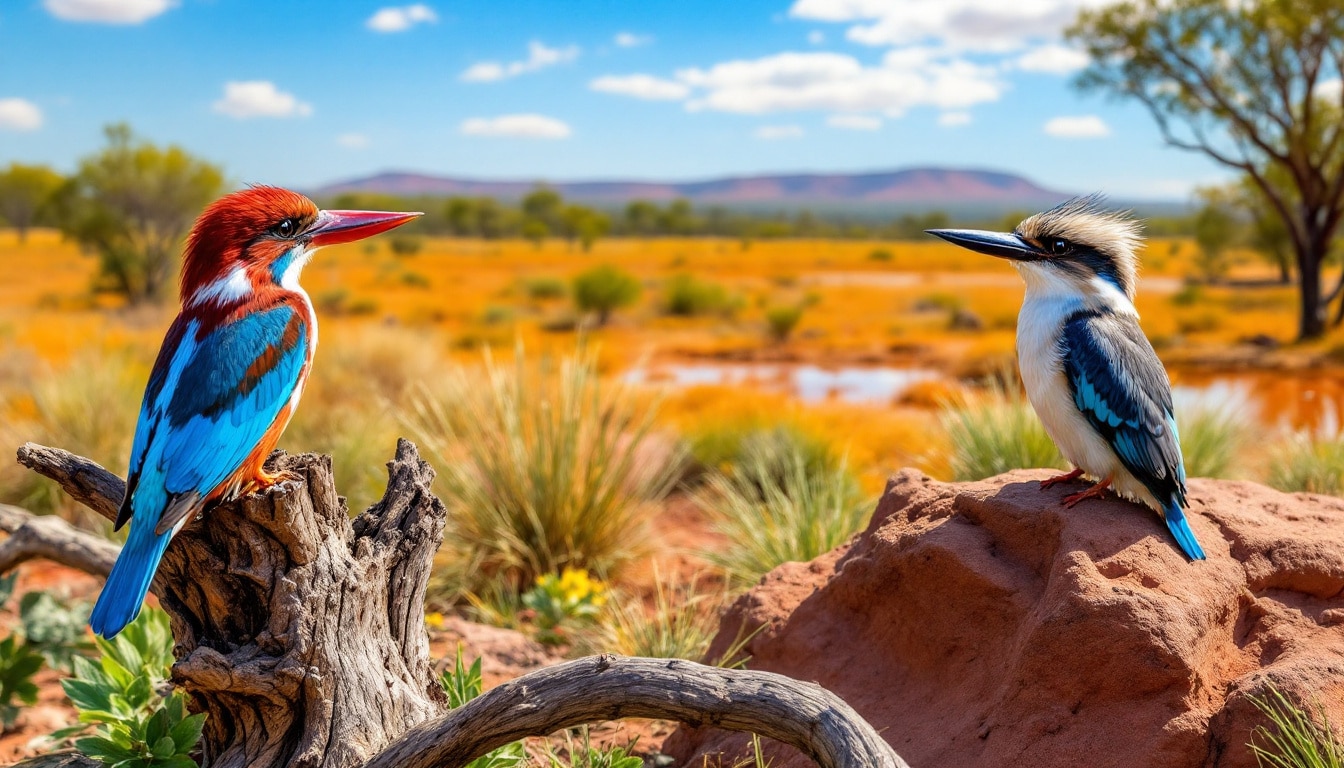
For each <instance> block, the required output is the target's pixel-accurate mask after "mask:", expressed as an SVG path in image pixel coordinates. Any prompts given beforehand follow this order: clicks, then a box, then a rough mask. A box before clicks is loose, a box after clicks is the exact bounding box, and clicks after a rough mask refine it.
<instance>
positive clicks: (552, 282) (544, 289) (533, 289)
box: [523, 277, 567, 301]
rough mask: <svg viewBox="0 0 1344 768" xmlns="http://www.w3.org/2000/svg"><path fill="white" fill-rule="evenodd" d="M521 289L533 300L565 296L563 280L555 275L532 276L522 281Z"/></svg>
mask: <svg viewBox="0 0 1344 768" xmlns="http://www.w3.org/2000/svg"><path fill="white" fill-rule="evenodd" d="M523 290H524V291H526V293H527V298H529V299H531V300H533V301H545V300H547V299H563V298H564V297H565V293H566V290H567V289H566V288H565V282H564V281H563V280H561V279H559V278H557V277H534V278H532V279H530V280H526V281H524V282H523Z"/></svg>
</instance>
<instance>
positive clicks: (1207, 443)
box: [1176, 406, 1254, 478]
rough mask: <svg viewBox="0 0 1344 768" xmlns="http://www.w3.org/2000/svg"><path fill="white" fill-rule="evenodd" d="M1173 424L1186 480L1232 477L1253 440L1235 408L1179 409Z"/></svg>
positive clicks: (1249, 428) (1247, 426) (1251, 434)
mask: <svg viewBox="0 0 1344 768" xmlns="http://www.w3.org/2000/svg"><path fill="white" fill-rule="evenodd" d="M1176 422H1177V427H1178V430H1179V432H1180V436H1181V456H1182V458H1183V459H1184V461H1185V474H1186V476H1188V477H1217V478H1229V477H1231V476H1232V475H1233V474H1234V473H1235V472H1236V470H1237V462H1238V461H1239V459H1240V457H1241V455H1242V453H1243V452H1244V451H1245V449H1246V448H1247V446H1249V445H1250V443H1251V441H1252V440H1253V439H1254V434H1253V431H1252V429H1251V427H1250V426H1249V425H1248V424H1247V423H1246V421H1245V420H1244V419H1242V418H1241V417H1240V416H1239V415H1238V413H1237V408H1236V407H1234V406H1223V407H1207V406H1206V407H1194V408H1181V409H1179V411H1178V412H1177V414H1176Z"/></svg>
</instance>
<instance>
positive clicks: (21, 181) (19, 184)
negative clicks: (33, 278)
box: [0, 163, 64, 242]
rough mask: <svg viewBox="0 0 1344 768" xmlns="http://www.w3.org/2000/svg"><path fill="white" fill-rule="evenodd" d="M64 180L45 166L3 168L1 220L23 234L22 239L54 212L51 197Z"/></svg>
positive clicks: (0, 184)
mask: <svg viewBox="0 0 1344 768" xmlns="http://www.w3.org/2000/svg"><path fill="white" fill-rule="evenodd" d="M63 181H64V179H62V178H61V175H60V174H59V173H57V172H55V171H53V170H52V169H50V168H48V167H47V166H45V165H22V164H20V163H10V164H9V167H8V168H6V169H5V170H3V171H0V221H3V222H4V223H6V224H8V225H9V226H11V227H13V228H14V229H15V230H16V231H17V232H18V233H19V242H23V241H24V240H25V239H27V236H28V230H29V229H30V228H31V227H33V226H34V225H35V224H37V223H38V222H39V221H40V220H41V219H42V218H43V216H44V215H49V214H50V211H51V199H52V196H53V195H54V194H55V193H56V190H58V189H60V187H61V184H62V183H63Z"/></svg>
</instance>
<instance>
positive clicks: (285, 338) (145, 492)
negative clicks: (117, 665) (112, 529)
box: [89, 186, 420, 638]
mask: <svg viewBox="0 0 1344 768" xmlns="http://www.w3.org/2000/svg"><path fill="white" fill-rule="evenodd" d="M419 215H420V214H419V213H384V212H378V211H319V210H318V209H317V206H316V205H313V202H312V201H311V200H309V199H308V198H306V197H304V196H303V195H300V194H298V193H296V192H290V191H289V190H285V189H278V188H276V187H264V186H258V187H251V188H249V189H245V190H242V191H240V192H235V193H233V194H231V195H227V196H225V197H223V198H221V199H219V200H217V201H216V202H215V203H213V204H212V205H210V207H208V208H206V209H205V212H204V213H202V214H201V217H200V218H199V219H197V220H196V224H195V226H194V227H193V228H192V231H191V235H190V237H189V238H188V240H187V248H186V254H185V256H184V259H183V265H182V287H181V300H182V311H181V312H180V313H179V314H178V316H177V319H176V320H174V321H173V324H172V325H171V326H170V327H169V328H168V335H167V336H165V337H164V340H163V347H162V348H161V349H160V350H159V356H158V359H157V360H155V361H154V369H153V370H152V371H151V373H150V375H149V384H148V385H147V386H146V387H145V398H144V402H143V403H142V404H141V406H140V419H139V421H138V422H137V423H136V426H135V440H134V442H133V443H132V445H131V466H130V471H129V473H128V475H127V478H126V496H125V498H124V499H123V500H122V502H121V511H120V512H119V513H118V515H117V522H116V528H117V529H118V530H120V529H121V526H123V525H125V524H126V523H127V522H130V523H131V532H130V535H129V536H128V538H127V539H126V546H125V547H123V548H122V550H121V554H119V555H118V556H117V562H116V564H115V565H113V566H112V573H111V574H109V575H108V577H107V583H106V584H105V585H104V586H103V591H102V594H100V595H99V596H98V603H97V604H96V605H95V606H94V607H93V614H92V616H90V617H89V625H90V626H91V627H92V628H93V631H94V632H96V633H98V634H99V635H102V636H103V637H107V638H110V637H113V636H115V635H116V634H117V633H118V632H120V631H121V630H122V628H123V627H125V626H126V625H127V624H129V623H130V622H131V621H132V620H134V619H135V617H136V616H137V615H138V614H139V613H140V604H141V603H142V602H143V601H144V599H145V594H146V593H147V592H148V591H149V585H150V582H151V581H153V579H154V572H155V571H156V570H157V569H158V567H159V560H160V559H161V558H162V557H163V552H164V550H165V549H166V548H167V547H168V542H169V540H171V539H172V537H173V536H174V535H176V534H177V532H178V531H180V530H181V529H182V526H184V525H185V524H186V523H187V521H188V520H191V519H192V518H193V517H195V515H196V513H198V512H200V511H201V510H202V509H204V508H205V507H206V505H208V504H210V503H211V502H214V501H216V500H228V499H233V498H236V497H238V496H240V495H242V494H244V493H248V492H251V491H254V490H258V489H262V488H267V487H269V486H271V485H274V484H275V483H277V482H279V481H280V480H283V479H284V478H283V477H281V476H279V475H272V474H269V473H267V472H266V471H264V470H263V469H262V465H263V464H264V463H265V461H266V457H267V456H269V455H270V453H271V451H272V450H274V449H275V446H276V443H277V442H278V441H279V440H280V434H281V433H282V432H284V431H285V427H286V426H287V425H288V424H289V420H290V417H292V416H293V415H294V409H295V408H296V407H298V404H299V397H300V395H302V394H303V386H304V384H305V382H307V380H308V371H309V370H310V369H311V367H312V363H313V351H314V349H315V348H316V347H317V316H316V315H315V314H314V313H313V304H312V302H311V301H309V299H308V294H307V293H305V292H304V290H303V288H302V287H301V286H300V285H299V273H300V272H302V271H303V267H304V265H306V264H307V263H308V260H309V259H310V258H312V255H313V253H314V252H315V251H316V250H317V249H318V248H321V247H322V246H324V245H335V244H336V243H348V242H351V241H354V240H359V239H362V238H365V237H369V236H371V235H376V234H378V233H379V232H385V231H387V230H389V229H392V228H393V227H397V226H400V225H402V224H405V223H406V222H407V221H410V220H411V219H413V218H415V217H416V216H419Z"/></svg>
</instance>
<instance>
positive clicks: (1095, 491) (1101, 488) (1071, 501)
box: [1064, 477, 1111, 509]
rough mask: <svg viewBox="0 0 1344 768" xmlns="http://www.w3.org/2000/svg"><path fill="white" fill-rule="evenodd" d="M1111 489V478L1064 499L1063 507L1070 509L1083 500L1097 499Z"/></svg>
mask: <svg viewBox="0 0 1344 768" xmlns="http://www.w3.org/2000/svg"><path fill="white" fill-rule="evenodd" d="M1110 487H1111V478H1109V477H1108V478H1106V479H1105V480H1102V481H1101V482H1100V483H1097V484H1096V485H1094V486H1092V487H1091V488H1088V489H1087V490H1086V491H1082V492H1080V493H1075V494H1072V495H1069V496H1065V497H1064V506H1066V507H1068V508H1070V509H1072V508H1073V507H1074V506H1075V505H1077V504H1078V502H1080V501H1082V500H1084V499H1098V498H1101V497H1102V496H1103V495H1105V493H1106V489H1107V488H1110Z"/></svg>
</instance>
